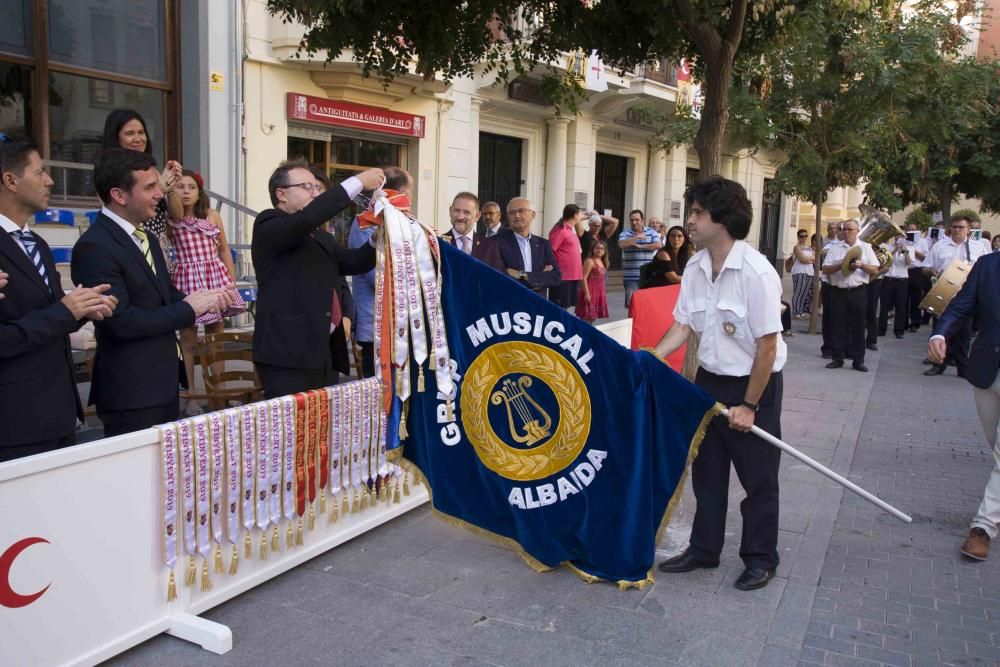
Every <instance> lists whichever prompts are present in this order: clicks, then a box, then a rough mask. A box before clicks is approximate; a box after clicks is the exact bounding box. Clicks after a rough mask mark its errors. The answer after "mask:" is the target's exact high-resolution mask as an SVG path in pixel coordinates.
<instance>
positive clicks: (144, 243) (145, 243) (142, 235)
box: [132, 229, 156, 275]
mask: <svg viewBox="0 0 1000 667" xmlns="http://www.w3.org/2000/svg"><path fill="white" fill-rule="evenodd" d="M132 234H133V236H135V237H136V238H137V239H139V247H140V248H141V249H142V256H143V257H145V258H146V263H147V264H149V268H151V269H152V270H153V274H154V275H155V274H156V264H154V263H153V253H152V252H151V251H150V250H149V235H148V234H147V233H146V232H145V231H144V230H142V229H137V230H135V231H134V232H132Z"/></svg>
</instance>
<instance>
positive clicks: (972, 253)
mask: <svg viewBox="0 0 1000 667" xmlns="http://www.w3.org/2000/svg"><path fill="white" fill-rule="evenodd" d="M985 254H986V249H985V248H983V244H982V243H979V242H978V241H973V240H972V239H968V240H967V242H966V241H963V242H962V243H955V242H954V241H952V240H951V237H947V236H946V237H945V238H943V239H941V240H940V241H938V242H937V243H935V244H934V247H933V248H931V254H930V263H929V264H928V266H930V268H931V270H932V271H934V273H935V274H940V273H941V272H942V271H944V270H945V269H947V268H948V265H949V264H951V260H952V259H954V258H955V257H958V258H959V259H961V260H963V261H966V262H972V263H973V264H975V262H976V260H977V259H979V258H980V257H982V256H983V255H985Z"/></svg>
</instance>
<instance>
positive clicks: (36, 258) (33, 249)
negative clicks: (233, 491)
mask: <svg viewBox="0 0 1000 667" xmlns="http://www.w3.org/2000/svg"><path fill="white" fill-rule="evenodd" d="M11 234H12V235H13V236H14V237H15V238H17V240H18V241H20V242H21V246H22V247H23V248H24V250H25V252H27V253H28V259H30V260H31V262H32V264H34V265H35V269H36V270H37V271H38V275H39V276H41V277H42V280H43V281H45V286H46V287H48V288H49V291H50V292H51V291H52V285H51V284H49V274H48V273H47V272H46V271H45V264H44V262H42V252H41V251H40V250H39V249H38V241H37V240H35V236H34V235H33V234H32V233H31V231H30V230H27V229H25V230H23V231H16V232H11Z"/></svg>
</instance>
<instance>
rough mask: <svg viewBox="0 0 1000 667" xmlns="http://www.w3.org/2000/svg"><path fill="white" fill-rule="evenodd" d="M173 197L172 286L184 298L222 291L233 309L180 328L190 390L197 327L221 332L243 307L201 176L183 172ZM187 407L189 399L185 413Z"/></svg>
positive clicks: (222, 234) (218, 220) (219, 223)
mask: <svg viewBox="0 0 1000 667" xmlns="http://www.w3.org/2000/svg"><path fill="white" fill-rule="evenodd" d="M177 194H178V198H179V199H180V201H181V205H182V207H183V211H184V215H183V217H182V218H180V219H176V218H171V220H170V223H169V227H168V229H169V232H168V234H169V236H170V241H171V244H172V246H173V248H174V254H175V257H176V260H177V262H176V264H175V265H174V268H173V269H171V271H170V274H171V276H170V277H171V280H172V282H173V284H174V287H176V288H177V289H178V290H180V291H181V292H183V293H184V294H192V293H194V292H197V291H199V290H205V289H210V290H211V289H223V288H224V289H227V290H228V291H229V295H230V297H232V300H233V305H232V306H231V307H230V308H228V309H227V310H226V311H224V312H222V313H213V312H207V313H205V314H203V315H202V316H201V317H199V318H198V319H196V320H195V322H194V326H191V327H188V328H186V329H181V350H182V351H183V352H184V370H185V371H186V372H187V379H188V387H190V388H192V389H193V388H194V356H195V355H194V349H195V346H196V345H197V343H198V325H199V324H200V325H203V326H204V327H205V333H206V334H216V333H222V330H223V323H222V318H223V317H230V316H232V315H235V314H236V313H239V312H242V311H243V309H244V308H245V307H246V306H245V304H244V303H243V299H242V298H240V294H239V292H237V291H236V267H235V266H234V265H233V256H232V253H230V251H229V243H228V242H227V241H226V231H225V228H224V227H223V224H222V218H221V217H219V214H218V212H217V211H215V209H213V208H212V207H211V206H209V201H208V196H207V195H206V194H205V183H204V181H203V180H202V178H201V174H199V173H197V172H194V171H191V170H190V169H185V170H184V171H183V172H182V175H181V178H180V180H178V182H177ZM192 407H193V406H192V405H191V402H190V401H189V402H188V413H189V414H190V413H191V409H192Z"/></svg>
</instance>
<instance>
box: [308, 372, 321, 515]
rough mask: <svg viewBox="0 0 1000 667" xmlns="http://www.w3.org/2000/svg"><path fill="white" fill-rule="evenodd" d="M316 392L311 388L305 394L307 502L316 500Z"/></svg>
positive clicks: (317, 410)
mask: <svg viewBox="0 0 1000 667" xmlns="http://www.w3.org/2000/svg"><path fill="white" fill-rule="evenodd" d="M318 398H319V394H318V392H317V391H316V390H315V389H313V390H312V391H310V392H308V393H307V394H306V406H307V408H308V410H309V414H308V416H307V417H306V429H307V430H308V435H307V436H306V485H307V486H308V488H309V502H310V503H311V502H313V501H314V500H316V417H317V415H318V413H319V409H318V405H319V402H318V401H317V399H318Z"/></svg>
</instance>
